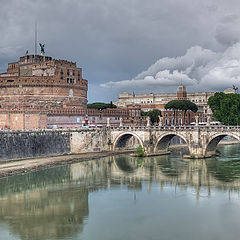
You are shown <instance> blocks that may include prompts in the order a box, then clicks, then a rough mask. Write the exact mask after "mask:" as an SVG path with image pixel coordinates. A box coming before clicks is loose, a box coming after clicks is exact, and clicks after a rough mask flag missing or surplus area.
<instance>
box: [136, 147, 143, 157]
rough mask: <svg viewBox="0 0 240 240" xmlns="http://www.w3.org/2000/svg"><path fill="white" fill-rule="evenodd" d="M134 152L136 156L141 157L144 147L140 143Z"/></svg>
mask: <svg viewBox="0 0 240 240" xmlns="http://www.w3.org/2000/svg"><path fill="white" fill-rule="evenodd" d="M136 154H137V156H138V157H143V156H144V149H143V147H142V146H141V145H139V146H138V147H137V149H136Z"/></svg>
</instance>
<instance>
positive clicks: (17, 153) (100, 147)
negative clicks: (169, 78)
mask: <svg viewBox="0 0 240 240" xmlns="http://www.w3.org/2000/svg"><path fill="white" fill-rule="evenodd" d="M174 136H178V137H180V138H181V139H183V141H184V142H185V143H186V145H187V147H188V149H189V156H190V157H192V158H205V157H211V156H214V155H215V154H216V147H217V145H218V143H219V142H220V141H221V140H222V139H223V138H224V137H225V136H231V137H233V138H235V139H237V140H240V127H233V126H180V127H165V126H162V127H160V126H159V127H157V126H156V127H126V126H124V127H107V128H103V129H91V128H89V129H53V130H31V131H27V130H24V131H0V161H1V160H4V159H15V158H26V157H37V156H55V155H62V154H78V153H82V152H93V151H119V150H126V149H127V148H131V149H133V148H134V147H137V146H138V145H141V146H142V147H143V148H144V149H145V152H146V153H147V154H167V153H168V146H169V144H170V141H171V139H172V138H173V137H174Z"/></svg>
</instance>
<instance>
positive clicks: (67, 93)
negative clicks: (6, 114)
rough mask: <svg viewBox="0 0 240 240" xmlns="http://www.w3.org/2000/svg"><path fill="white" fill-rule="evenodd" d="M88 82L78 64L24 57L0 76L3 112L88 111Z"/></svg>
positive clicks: (38, 56)
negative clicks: (39, 110)
mask: <svg viewBox="0 0 240 240" xmlns="http://www.w3.org/2000/svg"><path fill="white" fill-rule="evenodd" d="M87 90H88V82H87V80H84V79H82V69H81V68H78V67H77V66H76V63H73V62H69V61H64V60H55V59H52V58H51V57H45V56H41V55H36V56H35V55H28V54H26V55H25V56H24V57H21V58H20V60H19V61H18V62H14V63H9V64H8V69H7V72H6V73H2V74H0V107H1V109H26V108H35V109H36V108H37V109H42V110H44V109H45V110H47V109H55V108H82V109H83V108H86V104H87Z"/></svg>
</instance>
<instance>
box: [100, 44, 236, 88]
mask: <svg viewBox="0 0 240 240" xmlns="http://www.w3.org/2000/svg"><path fill="white" fill-rule="evenodd" d="M239 80H240V43H236V44H234V45H232V46H231V47H229V48H227V49H226V50H225V51H223V52H218V53H217V52H214V51H212V50H209V49H203V48H202V47H199V46H195V47H192V48H190V49H188V50H187V52H186V54H185V55H183V56H179V57H176V58H162V59H160V60H158V61H157V62H156V63H154V64H153V65H152V66H150V67H149V68H148V69H147V70H146V71H144V72H142V73H140V74H138V75H137V76H136V77H135V78H133V79H131V80H123V81H118V82H107V83H104V84H102V85H101V87H104V88H114V89H117V90H120V91H128V90H130V91H133V90H135V89H137V90H139V91H141V92H145V91H146V90H147V91H149V89H152V90H153V91H155V92H156V91H161V90H165V89H169V87H171V86H178V85H179V84H181V83H182V84H184V85H187V86H189V87H190V89H192V90H206V91H208V90H222V89H223V88H227V87H231V85H233V84H234V85H238V84H239Z"/></svg>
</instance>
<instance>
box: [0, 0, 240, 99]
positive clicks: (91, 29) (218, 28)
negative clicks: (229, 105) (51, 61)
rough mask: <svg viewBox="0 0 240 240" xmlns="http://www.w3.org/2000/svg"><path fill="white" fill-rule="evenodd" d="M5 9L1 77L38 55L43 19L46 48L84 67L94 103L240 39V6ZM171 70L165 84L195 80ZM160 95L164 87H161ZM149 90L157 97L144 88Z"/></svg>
mask: <svg viewBox="0 0 240 240" xmlns="http://www.w3.org/2000/svg"><path fill="white" fill-rule="evenodd" d="M0 4H1V8H0V70H1V71H3V70H5V67H6V63H7V62H9V61H15V60H17V58H18V57H19V56H20V55H23V54H24V53H25V51H26V50H27V49H28V50H29V51H30V52H33V51H34V21H35V20H37V22H38V28H39V31H38V32H39V41H40V42H44V43H46V52H47V54H48V55H51V56H53V57H55V58H63V59H69V60H72V61H76V62H77V63H78V65H79V66H81V67H83V72H84V77H85V78H87V79H88V80H89V100H90V101H95V100H106V101H109V100H111V99H116V98H117V96H116V94H117V93H119V91H122V90H129V85H128V84H126V85H125V88H124V82H121V84H122V86H123V87H122V88H121V90H119V88H115V87H114V84H113V85H111V86H110V90H109V88H106V86H108V87H109V82H120V81H121V80H124V79H132V78H134V76H136V75H138V73H141V72H143V71H144V70H145V69H147V68H148V67H149V66H151V65H152V64H153V63H154V62H156V61H157V60H158V59H161V58H163V57H170V58H175V57H176V56H184V55H185V53H186V51H187V49H191V47H192V46H195V45H199V46H202V47H203V49H204V48H207V49H209V51H213V54H216V55H218V52H224V51H225V49H227V48H228V47H229V45H232V44H234V43H236V42H237V41H238V40H239V29H238V28H239V27H238V26H239V16H240V15H239V13H238V9H239V5H240V3H238V1H235V0H231V1H224V0H208V1H192V0H162V1H159V0H148V1H145V0H118V1H117V0H89V1H87V0H0ZM198 53H199V52H198ZM196 57H197V56H196ZM193 58H194V57H193ZM161 67H162V66H161ZM200 68H201V67H200ZM167 70H168V69H165V72H161V73H159V74H158V77H161V78H164V79H165V80H166V81H165V83H164V84H165V85H167V84H169V85H170V86H172V85H171V78H173V76H174V78H175V77H176V78H177V79H178V78H184V79H186V81H188V82H189V81H191V80H192V79H193V78H192V76H191V75H188V74H186V73H181V71H179V70H180V69H179V68H172V69H171V70H169V72H168V71H167ZM174 70H175V72H174V73H173V71H174ZM155 71H156V73H158V72H159V71H160V70H159V69H155ZM161 71H162V70H161ZM163 71H164V70H163ZM184 74H185V75H184ZM192 74H193V73H192ZM149 76H151V75H149ZM154 78H155V76H154ZM126 81H130V80H126ZM149 81H151V79H150V78H149ZM169 81H170V82H169ZM125 83H126V82H125ZM100 84H103V85H102V86H105V88H104V87H100ZM133 86H134V85H133ZM158 88H159V89H160V90H161V85H159V87H158V86H154V90H158ZM144 89H145V90H146V89H147V90H148V91H151V89H150V87H149V88H146V87H145V86H144V85H143V86H142V87H138V90H139V91H144ZM174 90H175V89H174V88H173V89H172V91H174Z"/></svg>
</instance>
